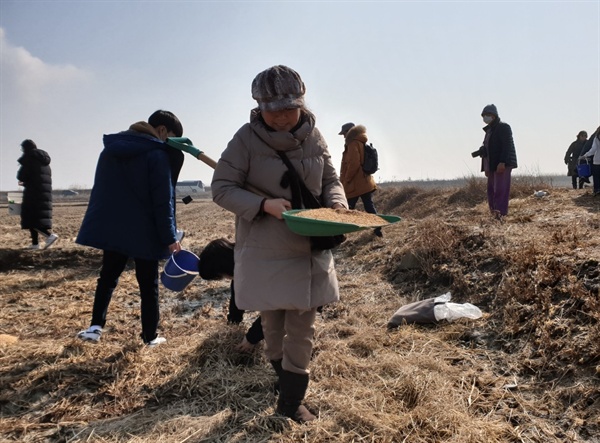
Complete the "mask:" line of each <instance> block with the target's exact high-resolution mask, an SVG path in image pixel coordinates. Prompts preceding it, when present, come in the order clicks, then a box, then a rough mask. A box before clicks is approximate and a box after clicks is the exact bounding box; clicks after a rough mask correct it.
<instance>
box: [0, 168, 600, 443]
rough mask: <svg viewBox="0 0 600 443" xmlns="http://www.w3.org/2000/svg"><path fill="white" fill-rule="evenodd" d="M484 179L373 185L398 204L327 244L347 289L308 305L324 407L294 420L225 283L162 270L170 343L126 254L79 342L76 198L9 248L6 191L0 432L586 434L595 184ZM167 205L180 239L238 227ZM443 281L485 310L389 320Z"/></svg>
mask: <svg viewBox="0 0 600 443" xmlns="http://www.w3.org/2000/svg"><path fill="white" fill-rule="evenodd" d="M540 189H544V190H546V191H547V192H548V194H547V195H545V196H543V197H536V196H534V191H536V190H540ZM484 196H485V189H484V184H483V182H482V181H480V180H475V179H473V180H471V181H470V182H469V183H467V184H466V185H465V186H463V187H461V188H457V189H446V188H444V189H421V188H418V187H406V186H403V187H397V186H385V187H382V188H381V189H380V191H378V193H376V195H375V202H376V204H377V207H378V210H379V212H381V213H383V214H390V215H399V216H401V217H402V221H401V222H399V223H396V224H394V225H391V226H389V227H386V228H384V236H383V238H378V237H376V236H374V235H373V234H372V232H371V231H362V232H357V233H352V234H349V235H348V240H347V241H346V242H345V243H343V244H342V245H341V246H340V247H339V248H338V249H337V250H336V251H335V254H334V255H335V257H336V270H337V273H338V279H339V282H340V291H341V301H340V302H339V303H337V304H334V305H329V306H326V307H325V308H324V309H323V312H322V314H321V315H320V316H319V317H318V319H317V333H316V338H315V348H314V354H313V360H312V362H311V384H310V386H309V390H308V393H307V398H306V401H307V405H308V406H309V408H311V409H312V410H313V411H315V412H316V413H317V414H318V416H319V419H318V420H317V421H315V422H312V423H310V424H304V425H298V424H296V423H293V422H291V421H289V420H287V419H284V418H282V417H280V416H278V415H276V414H274V405H275V401H276V397H275V395H274V394H273V391H272V386H273V382H274V374H273V373H272V370H271V368H270V366H269V364H268V362H267V361H266V360H265V358H264V356H263V355H262V352H261V351H262V345H258V346H257V348H256V349H255V351H254V352H253V353H251V354H242V353H240V352H237V351H236V350H235V349H234V348H235V345H236V344H237V343H238V342H239V341H240V339H241V337H242V336H243V334H244V332H245V329H246V328H247V327H248V326H249V325H250V324H251V322H252V321H253V319H254V318H255V317H256V315H257V314H256V313H247V314H246V316H245V319H244V323H243V324H242V325H239V326H233V325H228V324H227V321H226V318H225V315H226V309H227V304H228V301H229V282H228V281H217V282H207V281H202V280H201V279H199V278H196V279H195V280H194V281H192V283H191V284H190V285H189V286H188V287H187V288H186V289H185V290H184V291H183V292H181V293H173V292H171V291H168V290H166V289H164V288H161V324H160V331H161V334H163V335H164V336H166V337H167V339H168V342H167V343H166V344H164V345H161V346H159V347H156V348H147V347H144V346H143V344H142V343H141V340H140V338H139V333H140V320H139V300H138V292H137V284H136V281H135V276H134V273H133V272H132V270H131V268H130V269H129V270H128V271H127V272H126V273H124V274H123V276H122V278H121V281H120V283H119V286H118V288H117V290H116V291H115V295H114V298H113V301H112V303H111V306H110V310H109V318H108V323H107V327H106V329H105V333H104V334H103V336H102V340H101V342H100V343H99V344H97V345H94V344H90V343H84V342H81V341H79V340H78V339H76V338H75V335H76V334H77V332H78V331H80V330H82V329H84V328H86V327H87V326H88V325H89V324H88V322H89V320H90V316H91V308H92V302H93V292H94V288H95V283H96V279H97V276H98V270H99V265H100V253H99V252H98V251H96V250H93V249H90V248H84V247H81V246H78V245H76V244H75V242H74V239H75V237H76V235H77V231H78V229H79V226H80V224H81V220H82V217H83V214H84V212H85V209H86V203H85V201H77V200H68V199H63V200H60V199H59V200H57V202H56V205H55V210H54V221H55V231H56V233H58V234H59V235H60V239H59V240H58V242H57V243H56V244H55V245H54V246H53V247H52V248H50V249H48V250H43V251H27V250H24V249H23V248H24V247H25V246H26V245H28V244H29V238H28V234H27V232H26V231H21V230H20V229H19V218H18V217H15V216H9V215H8V210H7V207H6V204H5V205H4V206H1V205H0V227H1V229H0V245H1V246H0V273H1V283H0V306H1V310H0V441H2V442H136V443H138V442H148V443H149V442H167V443H171V442H173V443H175V442H180V443H183V442H188V443H190V442H299V441H306V442H390V443H391V442H407V443H421V442H427V443H434V442H456V443H458V442H460V443H465V442H478V443H490V442H536V443H542V442H544V443H554V442H557V443H558V442H589V443H597V442H600V340H599V337H600V298H599V288H600V267H599V262H600V236H599V232H600V197H596V198H595V197H593V196H592V195H591V192H590V190H589V189H584V190H571V189H560V188H552V187H549V186H547V185H544V184H543V183H537V182H536V181H535V180H534V179H531V180H524V179H522V180H518V179H517V180H515V182H514V185H513V192H512V196H511V197H512V198H511V202H510V214H509V215H508V217H506V219H505V220H503V221H502V222H499V221H496V220H493V219H492V218H491V217H490V216H489V214H488V211H487V207H486V203H485V202H484V198H485V197H484ZM178 220H179V225H180V228H182V229H184V230H185V231H186V237H185V240H184V247H185V248H186V249H188V250H191V251H193V252H196V253H199V252H200V251H201V249H202V247H203V246H204V245H205V244H206V243H207V242H208V241H210V240H213V239H215V238H219V237H226V238H229V239H231V240H233V233H234V219H233V216H232V215H231V214H230V213H228V212H226V211H224V210H223V209H221V208H219V207H218V206H216V205H215V204H214V203H212V201H210V199H208V198H196V199H195V200H194V201H193V202H192V203H190V204H188V205H184V204H179V205H178ZM265 284H266V285H268V282H265ZM445 292H451V293H452V297H453V301H454V302H458V303H462V302H470V303H473V304H475V305H476V306H478V307H479V308H480V309H481V310H482V311H483V312H484V315H483V317H482V318H480V319H478V320H466V319H462V320H459V321H457V322H454V323H447V322H442V323H439V324H435V325H404V326H401V327H399V328H397V329H390V330H388V328H387V324H388V321H389V320H390V318H391V316H392V315H393V314H394V312H395V311H396V310H397V309H398V308H399V307H400V306H402V305H404V304H406V303H409V302H412V301H416V300H420V299H425V298H431V297H436V296H438V295H441V294H443V293H445Z"/></svg>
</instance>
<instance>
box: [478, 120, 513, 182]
mask: <svg viewBox="0 0 600 443" xmlns="http://www.w3.org/2000/svg"><path fill="white" fill-rule="evenodd" d="M483 130H484V131H485V132H486V134H487V133H488V132H489V133H490V138H489V140H488V143H487V149H486V146H482V148H481V150H482V152H481V156H482V157H488V158H489V166H490V171H496V168H498V164H499V163H504V164H505V166H506V167H507V168H508V167H511V168H513V169H514V168H516V167H517V152H516V150H515V143H514V141H513V136H512V129H511V128H510V125H509V124H508V123H504V122H503V121H500V119H499V118H497V119H495V120H494V121H493V122H492V123H490V124H489V125H487V126H486V127H485V128H483ZM484 141H485V139H484ZM481 170H482V171H483V170H484V168H483V162H482V165H481Z"/></svg>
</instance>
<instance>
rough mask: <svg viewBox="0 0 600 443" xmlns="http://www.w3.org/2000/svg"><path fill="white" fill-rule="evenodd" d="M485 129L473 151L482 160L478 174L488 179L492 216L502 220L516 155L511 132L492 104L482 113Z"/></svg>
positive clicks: (505, 212) (505, 210)
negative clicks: (478, 146)
mask: <svg viewBox="0 0 600 443" xmlns="http://www.w3.org/2000/svg"><path fill="white" fill-rule="evenodd" d="M481 117H482V118H483V121H484V123H485V124H486V126H485V127H484V128H483V130H484V132H485V137H484V139H483V146H481V147H480V148H479V150H477V151H475V152H473V153H472V154H471V155H472V156H473V157H477V156H480V157H481V171H482V172H485V176H486V177H487V179H488V182H487V197H488V205H489V207H490V212H491V213H492V215H493V216H494V217H495V218H497V219H501V218H502V217H504V216H506V215H507V214H508V199H509V196H510V180H511V172H512V170H513V169H515V168H516V167H517V153H516V150H515V144H514V141H513V135H512V129H511V127H510V125H509V124H508V123H505V122H503V121H501V120H500V116H499V115H498V110H497V109H496V106H495V105H493V104H492V105H487V106H485V107H484V108H483V111H482V112H481Z"/></svg>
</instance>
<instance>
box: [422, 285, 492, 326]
mask: <svg viewBox="0 0 600 443" xmlns="http://www.w3.org/2000/svg"><path fill="white" fill-rule="evenodd" d="M451 299H452V295H451V294H450V293H449V292H446V293H445V294H443V295H440V296H439V297H436V299H435V301H436V304H435V306H434V307H433V315H434V316H435V319H436V320H437V321H440V320H446V321H448V322H453V321H455V320H458V319H459V318H470V319H472V320H475V319H478V318H481V316H482V315H483V313H482V312H481V309H479V308H478V307H477V306H475V305H473V304H471V303H451V302H450V300H451Z"/></svg>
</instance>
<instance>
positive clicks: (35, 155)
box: [17, 149, 50, 166]
mask: <svg viewBox="0 0 600 443" xmlns="http://www.w3.org/2000/svg"><path fill="white" fill-rule="evenodd" d="M25 158H32V159H35V160H36V161H37V162H38V163H39V164H41V165H42V166H48V165H49V164H50V155H48V153H47V152H46V151H43V150H41V149H32V150H31V151H29V152H27V153H26V154H23V155H22V156H21V158H19V160H17V161H18V162H19V163H20V164H23V162H24V161H25Z"/></svg>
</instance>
